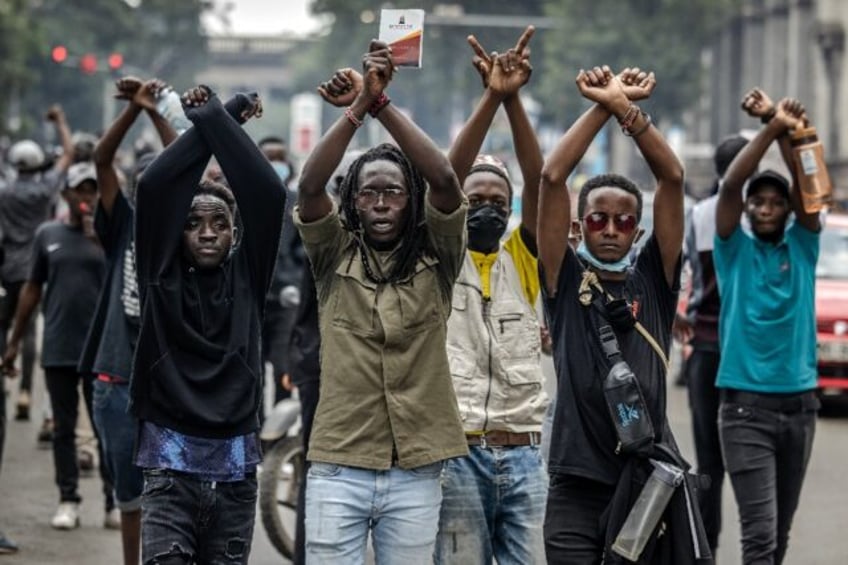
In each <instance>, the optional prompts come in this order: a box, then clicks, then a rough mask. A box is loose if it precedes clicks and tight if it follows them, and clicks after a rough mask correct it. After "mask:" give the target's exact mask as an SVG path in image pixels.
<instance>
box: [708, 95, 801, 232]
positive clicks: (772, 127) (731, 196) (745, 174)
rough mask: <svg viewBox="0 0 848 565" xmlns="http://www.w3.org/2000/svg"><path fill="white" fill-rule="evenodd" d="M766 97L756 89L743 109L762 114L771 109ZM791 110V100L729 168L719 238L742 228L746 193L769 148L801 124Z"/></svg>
mask: <svg viewBox="0 0 848 565" xmlns="http://www.w3.org/2000/svg"><path fill="white" fill-rule="evenodd" d="M763 94H764V93H763V92H762V91H761V90H759V89H756V88H755V89H753V90H751V91H750V92H748V93H747V94H746V95H745V98H744V99H743V102H742V107H743V109H745V110H746V111H748V112H749V113H751V112H752V111H759V110H758V108H760V107H761V106H767V105H769V104H770V101H768V98H767V97H766V98H765V99H764V98H763ZM789 107H790V104H789V102H788V101H787V100H781V102H780V104H778V105H777V106H776V107H775V108H774V112H775V113H774V116H773V117H772V118H771V119H769V120H768V121H767V123H766V124H765V125H764V126H763V127H762V128H761V129H760V131H759V132H757V135H755V136H754V139H752V140H751V141H750V142H749V143H748V144H747V145H745V147H743V148H742V150H741V151H740V152H739V154H738V155H736V157H735V158H734V159H733V162H732V163H731V164H730V166H729V167H728V169H727V172H726V173H725V175H724V182H722V184H721V189H720V191H719V196H718V203H717V205H716V234H717V235H718V236H719V237H721V238H722V239H727V238H729V237H730V236H731V235H732V234H733V232H734V231H735V230H736V228H737V227H738V226H739V222H740V221H741V218H742V212H743V211H744V209H745V202H744V199H743V197H742V189H743V187H744V186H745V182H746V181H747V180H748V178H749V177H750V176H751V175H752V174H754V172H756V170H757V167H758V166H759V164H760V161H761V160H762V158H763V155H765V153H766V151H767V150H768V148H769V146H770V145H771V144H772V142H773V141H774V140H775V139H777V138H779V137H780V136H782V135H784V134H785V133H786V132H787V131H788V129H789V128H790V127H794V126H795V125H797V124H798V123H800V120H799V119H798V118H796V117H794V116H792V115H791V114H790V113H789V112H788V108H789ZM790 170H793V169H790ZM793 176H794V175H793ZM793 192H797V191H793Z"/></svg>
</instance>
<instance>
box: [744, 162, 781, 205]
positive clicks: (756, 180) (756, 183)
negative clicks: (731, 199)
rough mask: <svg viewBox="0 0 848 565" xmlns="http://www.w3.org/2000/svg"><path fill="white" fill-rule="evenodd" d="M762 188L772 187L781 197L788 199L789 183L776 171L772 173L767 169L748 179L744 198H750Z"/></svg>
mask: <svg viewBox="0 0 848 565" xmlns="http://www.w3.org/2000/svg"><path fill="white" fill-rule="evenodd" d="M763 186H772V187H774V188H776V189H777V190H778V192H780V193H781V194H782V195H783V196H785V197H786V198H789V181H788V180H787V178H786V177H784V176H783V175H781V174H780V173H778V172H777V171H773V170H771V169H767V170H765V171H761V172H759V173H757V174H755V175H754V176H752V177H751V178H750V179H748V187H747V190H746V193H745V197H746V198H747V197H749V196H752V195H753V194H754V193H755V192H757V190H758V189H759V188H761V187H763Z"/></svg>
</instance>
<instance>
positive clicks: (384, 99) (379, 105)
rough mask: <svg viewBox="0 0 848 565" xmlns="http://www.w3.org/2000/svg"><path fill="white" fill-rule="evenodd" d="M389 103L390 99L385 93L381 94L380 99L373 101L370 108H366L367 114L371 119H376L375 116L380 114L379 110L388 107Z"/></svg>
mask: <svg viewBox="0 0 848 565" xmlns="http://www.w3.org/2000/svg"><path fill="white" fill-rule="evenodd" d="M391 101H392V100H391V98H389V97H388V96H386V93H385V92H381V93H380V97H379V98H377V99H376V100H374V103H373V104H371V107H370V108H368V113H369V114H371V117H372V118H376V117H377V114H379V113H380V110H382V109H383V108H385V107H386V106H388V105H389V102H391Z"/></svg>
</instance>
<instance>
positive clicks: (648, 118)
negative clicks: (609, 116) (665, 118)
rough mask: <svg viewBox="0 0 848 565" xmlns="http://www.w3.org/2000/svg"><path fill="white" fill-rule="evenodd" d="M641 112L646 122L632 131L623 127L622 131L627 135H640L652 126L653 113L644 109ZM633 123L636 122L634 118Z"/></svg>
mask: <svg viewBox="0 0 848 565" xmlns="http://www.w3.org/2000/svg"><path fill="white" fill-rule="evenodd" d="M639 113H640V114H642V116H644V118H645V123H644V124H643V125H642V127H640V128H639V129H638V130H636V131H630V130H629V129H624V127H622V128H621V131H622V132H623V133H624V135H626V136H627V137H639V136H640V135H642V134H643V133H645V132H646V131H648V128H649V127H651V124H652V123H653V120H651V115H650V114H649V113H647V112H645V111H644V110H639ZM633 123H636V120H633ZM631 125H632V124H631Z"/></svg>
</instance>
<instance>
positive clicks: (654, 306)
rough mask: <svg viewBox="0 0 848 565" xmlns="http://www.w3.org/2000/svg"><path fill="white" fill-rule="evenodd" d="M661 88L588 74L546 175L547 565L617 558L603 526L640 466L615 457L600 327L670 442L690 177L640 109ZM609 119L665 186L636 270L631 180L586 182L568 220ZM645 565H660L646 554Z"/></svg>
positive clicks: (625, 75)
mask: <svg viewBox="0 0 848 565" xmlns="http://www.w3.org/2000/svg"><path fill="white" fill-rule="evenodd" d="M655 85H656V79H655V78H654V74H653V73H646V72H643V71H640V70H639V69H638V68H635V69H629V68H628V69H625V70H623V71H622V72H621V73H619V74H618V75H614V74H613V73H612V71H611V70H610V69H609V67H606V66H605V67H595V68H593V69H590V70H587V71H582V70H581V71H580V73H579V75H578V76H577V87H578V89H579V90H580V93H581V94H582V95H583V96H584V97H585V98H587V99H588V100H590V101H592V102H594V105H593V106H592V108H590V109H589V110H588V111H586V112H585V113H584V114H583V115H582V116H581V117H580V118H578V120H577V121H576V122H575V123H574V124H573V125H572V126H571V128H569V130H568V131H567V132H566V133H565V135H564V136H563V137H562V139H561V140H560V141H559V143H558V145H557V146H556V147H555V149H554V150H553V152H552V153H551V155H550V156H549V157H548V159H547V160H546V162H545V165H544V168H543V169H542V182H541V186H540V194H539V217H538V218H539V219H538V226H537V233H538V246H539V262H540V277H541V279H542V292H543V295H544V298H545V309H546V314H547V318H548V326H549V328H550V331H551V337H552V340H553V350H554V362H555V366H556V368H557V378H558V382H559V385H558V390H557V399H556V411H555V414H554V425H553V433H552V437H551V451H550V458H549V469H548V470H549V473H550V476H551V480H550V487H549V493H548V506H547V515H546V518H545V550H546V554H547V559H548V562H550V563H578V564H582V563H599V562H600V561H601V558H602V556H603V555H604V552H605V548H607V549H606V550H607V551H609V549H608V547H609V543H610V542H611V539H610V537H612V538H614V537H615V535H616V534H617V529H615V528H613V526H612V525H610V527H609V528H608V527H607V526H606V524H604V523H602V521H601V516H602V514H603V513H604V512H605V510H607V509H608V507H610V504H611V502H613V495H614V493H615V492H616V487H617V485H618V484H619V479H620V477H622V473H623V471H624V469H625V466H626V464H627V462H628V461H629V460H631V457H632V456H631V455H626V454H625V453H624V452H619V450H618V448H617V446H618V437H617V434H616V429H615V427H614V425H613V423H612V419H611V418H610V414H609V412H608V409H607V405H606V402H605V398H604V393H603V386H602V384H603V381H604V378H605V376H606V375H607V372H608V370H609V367H610V361H609V360H608V359H607V356H606V355H605V354H604V353H603V349H602V348H601V345H600V338H599V332H598V327H599V326H600V325H609V326H612V328H613V330H614V332H615V335H616V338H617V340H618V344H619V347H620V350H621V356H622V357H623V359H624V360H625V361H627V363H628V364H629V365H630V367H631V369H632V371H633V373H634V374H635V375H636V378H637V379H638V382H639V386H640V388H641V390H642V394H643V396H644V400H645V406H646V409H647V411H648V414H649V416H650V419H651V422H653V424H654V426H653V427H654V430H656V436H655V438H654V439H655V441H656V442H660V441H663V440H667V439H669V438H668V436H669V435H670V432H668V426H667V425H666V417H665V375H666V364H665V360H664V359H662V358H661V357H662V356H661V355H660V354H659V350H660V349H661V350H662V351H663V352H664V354H665V357H666V358H667V355H668V348H669V345H670V342H671V324H672V321H673V319H674V313H675V308H676V305H677V293H678V289H679V278H680V256H681V247H682V241H683V218H684V214H683V167H682V165H681V164H680V162H679V161H678V159H677V157H675V155H674V153H673V152H672V150H671V149H670V148H669V146H668V144H667V143H666V141H665V139H664V138H663V136H662V134H661V133H660V132H659V130H657V129H656V128H654V127H653V126H652V124H651V119H650V116H649V115H648V114H647V113H645V112H644V111H642V110H641V109H639V107H638V106H636V105H635V104H634V102H635V101H638V100H642V99H645V98H648V97H649V96H650V94H651V92H652V91H653V89H654V86H655ZM612 116H615V117H616V119H617V120H618V122H619V124H620V125H621V129H622V133H623V134H624V135H626V136H628V137H632V138H633V140H634V141H635V143H636V145H637V147H638V148H639V151H640V152H641V153H642V156H643V157H644V159H645V161H646V163H647V165H648V167H649V168H650V170H651V171H652V172H653V174H654V177H655V178H656V182H657V185H656V192H655V194H656V196H655V198H654V217H655V228H654V232H653V234H652V235H651V236H650V238H649V239H648V241H647V242H646V243H645V245H644V247H643V249H642V250H641V251H640V253H639V255H638V257H637V258H636V259H635V260H633V259H631V257H632V254H631V249H632V247H633V244H634V243H635V242H636V241H637V240H638V239H639V237H641V235H642V230H641V228H639V220H640V219H641V215H642V193H641V191H640V189H639V188H638V187H637V186H636V184H635V183H633V182H632V181H630V180H629V179H627V178H625V177H623V176H620V175H616V174H605V175H600V176H597V177H594V178H592V179H589V180H588V181H587V182H586V183H585V184H584V185H583V187H582V188H581V191H580V194H579V197H578V201H577V216H578V219H577V220H576V221H574V222H573V223H572V221H571V218H572V212H571V200H570V195H569V192H568V190H567V189H566V180H567V179H568V177H569V176H570V175H571V173H572V172H573V171H574V169H575V168H576V167H577V164H578V163H579V161H580V159H581V158H582V156H583V154H584V153H585V152H586V150H587V149H588V147H589V145H590V144H591V142H592V140H593V139H594V138H595V136H596V135H597V134H598V132H599V131H600V130H601V129H602V128H603V127H604V126H605V125H606V123H607V122H608V121H609V119H610V117H612ZM570 227H571V228H573V230H574V231H576V232H578V233H580V234H581V235H582V242H581V243H580V245H579V246H578V247H577V249H576V250H574V249H572V248H571V247H570V246H569V244H568V235H569V228H570ZM586 273H590V276H591V277H592V278H594V277H596V278H597V281H598V285H599V286H600V287H601V288H602V289H603V292H602V293H600V291H597V290H595V291H594V292H595V295H594V296H595V297H598V296H600V299H601V303H602V304H603V308H595V307H594V305H593V304H592V303H593V302H595V300H586V298H587V295H586V292H585V291H586V285H585V284H584V283H585V280H586V279H585V278H584V275H585V274H586ZM594 288H597V287H594ZM581 298H583V301H581ZM588 298H592V296H588ZM637 321H638V322H639V323H640V324H641V326H642V327H643V328H644V329H645V330H647V332H648V333H649V334H650V335H651V336H652V337H653V340H654V341H655V342H656V343H655V345H656V349H655V347H654V346H652V345H651V344H650V343H649V340H648V339H646V337H645V336H644V335H642V334H641V333H639V332H637V331H634V325H635V323H636V322H637ZM566 350H567V353H566ZM682 522H685V520H683V521H682ZM599 524H600V525H601V527H599ZM673 527H674V525H673V523H671V522H669V528H673ZM690 545H691V542H690ZM608 555H609V553H608ZM645 555H647V553H646V554H645ZM645 555H643V558H645ZM640 562H642V561H640ZM646 562H654V561H653V559H652V558H651V557H650V556H648V557H647V561H646ZM681 562H683V561H681Z"/></svg>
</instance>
